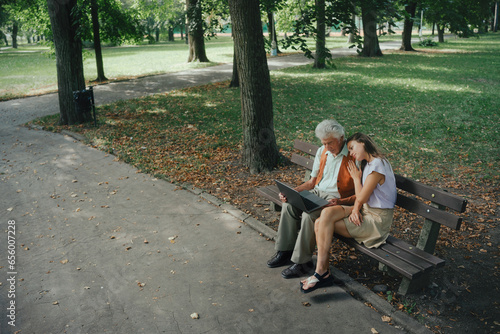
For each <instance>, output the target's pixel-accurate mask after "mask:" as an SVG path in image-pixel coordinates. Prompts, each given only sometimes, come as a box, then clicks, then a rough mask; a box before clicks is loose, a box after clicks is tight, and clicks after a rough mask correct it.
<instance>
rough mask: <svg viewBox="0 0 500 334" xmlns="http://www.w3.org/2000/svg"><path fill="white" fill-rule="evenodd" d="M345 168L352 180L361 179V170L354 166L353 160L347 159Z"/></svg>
mask: <svg viewBox="0 0 500 334" xmlns="http://www.w3.org/2000/svg"><path fill="white" fill-rule="evenodd" d="M347 170H348V171H349V174H351V177H352V179H353V180H361V176H362V175H363V172H362V171H361V170H360V169H359V168H358V167H357V166H356V164H355V163H354V161H352V160H351V161H349V163H348V164H347Z"/></svg>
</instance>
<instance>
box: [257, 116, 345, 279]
mask: <svg viewBox="0 0 500 334" xmlns="http://www.w3.org/2000/svg"><path fill="white" fill-rule="evenodd" d="M315 133H316V137H318V139H319V140H320V141H321V144H322V146H321V147H320V148H319V149H318V151H317V153H316V157H315V159H314V165H313V168H312V173H311V178H310V179H309V180H308V181H306V182H305V183H303V184H301V185H299V186H297V187H296V188H295V190H297V191H299V192H300V191H303V190H309V191H310V192H312V193H314V194H316V195H317V196H319V197H322V198H324V199H326V200H328V201H329V202H330V203H329V204H328V205H327V206H335V205H353V203H354V201H355V195H354V193H355V191H354V182H353V180H352V178H351V175H350V174H349V171H348V169H347V166H348V162H349V161H352V160H353V158H352V157H350V156H349V151H348V149H347V146H346V142H345V131H344V128H343V127H342V126H341V125H340V124H339V123H338V122H337V121H334V120H324V121H323V122H321V123H319V124H318V126H317V127H316V131H315ZM280 199H281V201H282V202H283V207H282V210H281V219H280V223H279V227H278V235H277V239H276V244H275V250H276V254H274V255H273V257H272V258H271V259H270V260H269V261H268V262H267V265H268V266H269V267H270V268H275V267H280V266H284V265H287V264H289V263H290V261H292V262H293V264H292V265H291V266H290V267H289V268H286V269H284V270H283V271H282V273H281V275H282V276H283V277H284V278H294V277H300V276H302V275H304V274H306V273H307V272H308V271H309V270H310V269H312V268H313V267H314V266H313V262H312V255H313V252H314V249H315V245H316V237H315V234H314V221H315V220H316V219H317V218H318V217H319V216H320V214H321V210H322V209H319V210H316V211H313V212H311V213H306V212H301V211H300V210H298V209H297V208H295V207H293V206H292V205H291V204H289V203H287V199H286V197H285V196H284V195H283V194H280Z"/></svg>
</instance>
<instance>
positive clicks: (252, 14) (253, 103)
mask: <svg viewBox="0 0 500 334" xmlns="http://www.w3.org/2000/svg"><path fill="white" fill-rule="evenodd" d="M229 10H230V13H231V22H232V27H233V34H234V43H235V47H236V49H237V50H236V57H237V66H238V76H239V81H240V87H241V88H240V90H241V93H240V96H241V114H242V123H243V152H242V157H243V162H244V163H245V165H246V166H247V167H248V168H249V169H250V172H251V173H260V172H263V171H270V170H272V169H273V168H274V167H275V166H276V165H277V164H278V161H279V156H280V155H279V150H278V146H277V144H276V137H275V134H274V121H273V101H272V93H271V78H270V75H269V68H268V66H267V59H266V51H265V48H264V36H263V32H262V24H261V20H260V11H259V0H229Z"/></svg>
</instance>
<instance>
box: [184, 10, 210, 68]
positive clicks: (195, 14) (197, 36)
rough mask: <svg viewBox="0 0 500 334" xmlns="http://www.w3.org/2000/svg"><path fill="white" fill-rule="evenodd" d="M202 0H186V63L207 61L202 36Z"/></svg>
mask: <svg viewBox="0 0 500 334" xmlns="http://www.w3.org/2000/svg"><path fill="white" fill-rule="evenodd" d="M201 1H202V0H186V13H187V18H188V25H189V32H188V40H189V57H188V63H190V62H193V61H199V62H209V60H208V58H207V54H206V53H205V38H204V37H203V21H202V16H201V14H202V13H201Z"/></svg>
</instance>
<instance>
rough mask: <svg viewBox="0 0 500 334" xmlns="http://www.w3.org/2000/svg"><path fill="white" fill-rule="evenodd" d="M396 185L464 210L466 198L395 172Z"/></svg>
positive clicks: (442, 203)
mask: <svg viewBox="0 0 500 334" xmlns="http://www.w3.org/2000/svg"><path fill="white" fill-rule="evenodd" d="M395 176H396V185H397V187H398V188H399V189H401V190H404V191H407V192H409V193H412V194H414V195H416V196H420V197H422V198H425V199H427V200H430V201H432V202H434V203H437V204H441V205H444V206H446V207H448V208H450V209H453V210H455V211H458V212H465V208H466V207H467V200H465V199H463V198H460V197H459V196H455V195H453V194H450V193H447V192H446V191H443V190H439V189H436V188H433V187H431V186H427V185H425V184H422V183H420V182H416V181H413V180H411V179H409V178H406V177H404V176H401V175H398V174H396V175H395Z"/></svg>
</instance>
